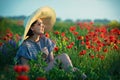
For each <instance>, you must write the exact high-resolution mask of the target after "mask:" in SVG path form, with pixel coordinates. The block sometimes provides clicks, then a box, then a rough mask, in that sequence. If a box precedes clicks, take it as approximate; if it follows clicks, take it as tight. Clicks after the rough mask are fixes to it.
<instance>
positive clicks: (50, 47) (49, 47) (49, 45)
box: [46, 38, 56, 53]
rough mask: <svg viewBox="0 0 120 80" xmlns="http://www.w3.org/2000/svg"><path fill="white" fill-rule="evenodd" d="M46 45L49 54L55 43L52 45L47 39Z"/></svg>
mask: <svg viewBox="0 0 120 80" xmlns="http://www.w3.org/2000/svg"><path fill="white" fill-rule="evenodd" d="M46 43H47V48H48V51H49V53H51V52H52V51H53V49H54V47H55V46H56V45H55V43H54V42H53V41H52V40H51V39H49V38H47V41H46Z"/></svg>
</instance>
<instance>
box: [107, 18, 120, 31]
mask: <svg viewBox="0 0 120 80" xmlns="http://www.w3.org/2000/svg"><path fill="white" fill-rule="evenodd" d="M108 25H109V26H110V28H119V29H120V22H118V21H116V20H114V21H111V22H110V23H109V24H108Z"/></svg>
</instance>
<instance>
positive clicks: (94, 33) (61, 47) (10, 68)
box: [0, 22, 120, 80]
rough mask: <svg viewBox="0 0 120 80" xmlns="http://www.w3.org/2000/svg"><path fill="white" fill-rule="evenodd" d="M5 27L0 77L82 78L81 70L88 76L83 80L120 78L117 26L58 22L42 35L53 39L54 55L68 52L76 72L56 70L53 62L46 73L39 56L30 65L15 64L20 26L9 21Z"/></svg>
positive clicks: (0, 41) (26, 79)
mask: <svg viewBox="0 0 120 80" xmlns="http://www.w3.org/2000/svg"><path fill="white" fill-rule="evenodd" d="M4 24H5V22H4ZM1 26H5V25H3V24H2V25H1ZM1 26H0V27H1ZM7 26H8V27H9V26H10V28H7V29H5V30H4V32H3V33H4V34H3V35H1V36H0V80H66V79H67V80H82V78H81V74H82V73H85V74H86V75H87V79H86V80H119V79H120V68H119V67H120V28H119V27H112V28H111V26H110V25H99V26H98V25H95V24H94V22H89V23H88V22H84V23H83V22H78V23H72V24H71V23H59V22H57V23H56V24H55V26H54V29H53V30H51V32H46V33H45V36H46V37H49V38H51V39H52V40H54V41H55V42H56V45H57V46H56V47H55V48H54V56H56V55H58V54H62V53H67V54H68V55H69V56H70V58H71V60H72V62H73V65H74V66H75V67H77V68H78V69H79V71H78V72H65V71H64V70H62V69H58V68H57V67H58V65H57V64H56V67H55V68H54V69H53V70H51V71H50V72H47V73H46V72H45V71H44V70H43V68H42V67H44V66H45V65H46V64H45V63H44V62H43V60H42V59H41V55H39V56H38V58H39V59H38V61H30V67H28V66H20V65H15V61H14V57H15V54H16V51H17V50H18V48H19V46H18V43H19V41H20V39H21V36H22V33H23V26H22V23H21V24H20V23H16V22H10V23H8V25H7ZM11 26H14V28H13V27H11ZM17 28H18V29H17ZM1 34H2V32H1ZM39 63H41V65H42V66H40V65H38V64H39ZM58 64H59V61H58Z"/></svg>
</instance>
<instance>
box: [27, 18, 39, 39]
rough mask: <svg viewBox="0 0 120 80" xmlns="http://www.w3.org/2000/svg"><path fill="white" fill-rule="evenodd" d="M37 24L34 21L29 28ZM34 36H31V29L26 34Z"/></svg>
mask: <svg viewBox="0 0 120 80" xmlns="http://www.w3.org/2000/svg"><path fill="white" fill-rule="evenodd" d="M36 23H37V20H36V21H34V22H33V23H32V24H31V26H30V27H32V26H34V24H36ZM33 35H34V34H33V31H32V30H31V29H29V31H28V33H27V36H29V37H30V36H33Z"/></svg>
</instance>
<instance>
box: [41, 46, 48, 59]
mask: <svg viewBox="0 0 120 80" xmlns="http://www.w3.org/2000/svg"><path fill="white" fill-rule="evenodd" d="M42 52H43V57H44V58H47V56H48V54H49V52H48V49H47V47H44V48H43V49H42Z"/></svg>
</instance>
